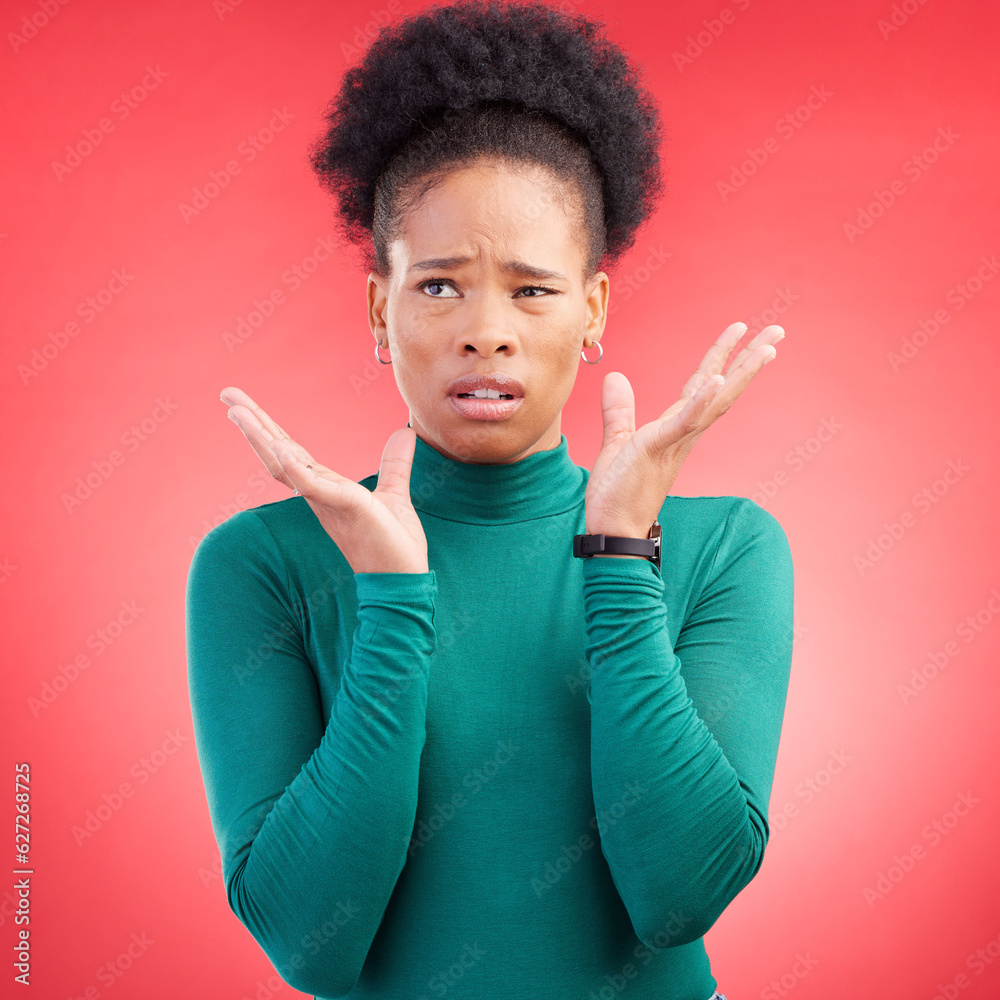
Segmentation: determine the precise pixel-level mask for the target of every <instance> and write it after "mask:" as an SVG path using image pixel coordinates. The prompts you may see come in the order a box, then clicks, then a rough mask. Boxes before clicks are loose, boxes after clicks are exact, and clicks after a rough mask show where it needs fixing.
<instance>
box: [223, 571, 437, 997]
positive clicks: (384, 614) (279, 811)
mask: <svg viewBox="0 0 1000 1000" xmlns="http://www.w3.org/2000/svg"><path fill="white" fill-rule="evenodd" d="M407 575H409V574H407ZM421 576H422V574H421ZM401 577H402V575H401V574H359V575H358V576H357V577H356V579H357V581H358V595H359V608H358V621H359V624H358V628H357V630H356V632H355V636H354V643H353V648H352V653H351V657H350V660H349V661H348V662H347V663H346V664H345V665H344V671H343V681H342V684H341V687H340V689H339V691H338V693H337V695H336V698H335V700H334V702H333V705H332V708H331V714H330V719H329V722H328V725H327V728H326V731H325V732H324V734H323V739H322V741H321V743H320V745H319V746H318V747H317V748H316V751H315V752H314V753H313V755H312V756H311V757H310V758H309V760H308V761H306V763H305V764H304V765H303V767H302V769H301V771H300V773H299V774H298V775H297V776H296V777H295V779H294V780H293V781H292V782H291V784H290V785H289V786H288V787H287V789H286V790H285V791H284V792H283V794H282V795H281V796H280V797H279V798H278V799H277V801H276V802H275V803H274V805H273V807H272V809H271V811H270V813H269V814H268V816H267V818H266V819H265V821H264V824H263V825H262V826H261V828H260V830H259V831H258V832H257V834H256V836H255V837H254V838H253V842H252V844H251V845H250V846H249V850H248V852H247V853H246V856H245V861H244V863H243V864H242V865H241V866H240V867H239V868H238V869H237V870H236V871H235V872H234V873H233V876H232V880H231V881H230V882H229V886H228V887H229V899H230V903H231V905H232V906H233V909H234V910H235V911H236V912H237V914H238V915H239V917H240V919H241V920H242V921H243V922H244V924H246V926H247V927H248V929H250V930H251V932H252V933H253V934H254V936H255V937H256V938H257V940H258V941H259V942H260V944H261V946H262V947H263V948H264V950H265V952H266V953H267V954H268V957H269V958H270V959H271V960H272V962H274V963H275V965H276V966H278V965H279V963H284V964H285V965H291V966H293V967H294V965H295V964H296V963H299V962H301V963H302V967H301V968H300V969H297V970H296V974H295V976H294V978H293V979H291V980H290V981H291V982H292V983H293V984H297V986H298V988H300V989H304V990H306V991H307V992H309V991H312V992H316V993H319V994H321V995H324V996H336V995H339V993H340V992H347V990H348V989H350V987H351V986H352V985H353V983H354V981H355V980H356V979H357V976H358V975H359V974H360V971H361V968H362V965H363V964H364V961H365V957H366V955H367V953H368V949H369V947H370V945H371V942H372V940H373V938H374V936H375V932H376V931H377V929H378V925H379V923H380V921H381V919H382V915H383V913H384V911H385V907H386V905H387V904H388V901H389V898H390V896H391V895H392V892H393V889H394V887H395V885H396V881H397V879H398V877H399V874H400V872H401V871H402V868H403V865H404V863H405V861H406V854H407V847H408V844H409V839H410V836H411V833H412V830H413V824H414V821H415V816H416V808H417V787H418V779H419V767H420V755H421V752H422V750H423V747H424V742H425V739H426V730H425V719H426V708H427V680H428V675H429V670H428V664H429V656H430V654H431V652H432V651H433V647H434V632H433V628H432V627H431V624H430V623H431V615H432V609H433V602H432V599H431V598H430V597H429V596H427V595H426V594H422V593H418V592H417V591H416V590H414V588H413V583H414V581H413V580H405V579H402V578H401ZM392 578H396V579H392ZM331 923H332V924H333V926H334V927H335V928H336V931H335V933H334V934H332V935H331V932H330V928H331ZM323 928H325V931H324V930H323ZM331 977H332V978H331Z"/></svg>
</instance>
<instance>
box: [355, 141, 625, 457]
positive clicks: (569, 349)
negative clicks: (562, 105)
mask: <svg viewBox="0 0 1000 1000" xmlns="http://www.w3.org/2000/svg"><path fill="white" fill-rule="evenodd" d="M564 190H565V186H564V184H563V183H562V182H560V181H559V180H558V179H557V178H556V177H555V176H554V175H552V174H551V173H550V172H549V171H547V170H545V169H544V168H541V167H535V166H530V167H527V168H524V169H522V168H520V167H519V168H517V169H514V168H512V167H510V166H509V165H507V164H505V163H503V162H501V161H495V160H494V161H485V160H480V161H477V163H476V164H475V165H472V166H469V167H463V168H460V169H455V170H453V171H451V172H450V173H449V174H448V175H447V176H446V177H445V178H444V179H443V180H442V181H441V182H440V183H439V184H437V185H435V186H434V187H432V188H431V189H430V190H429V191H427V192H426V194H425V195H424V197H423V199H422V200H421V201H420V203H419V205H417V206H416V207H414V208H411V209H410V210H409V212H408V213H407V215H406V217H405V220H404V222H403V225H402V228H401V235H400V236H399V238H398V239H397V240H395V242H393V243H392V244H391V245H390V247H389V248H388V249H389V256H390V260H391V263H392V277H391V278H390V279H388V280H386V279H385V278H382V277H380V276H378V275H376V274H374V273H372V274H369V276H368V306H369V324H370V326H371V328H372V332H373V333H374V335H375V339H376V341H378V342H379V343H381V344H382V346H383V349H384V348H385V347H386V346H388V350H389V352H390V356H391V358H392V366H393V367H392V370H393V372H394V373H395V376H396V384H397V386H398V387H399V392H400V394H401V395H402V397H403V400H404V401H405V402H406V405H407V406H408V407H409V410H410V426H411V427H412V428H413V429H414V430H415V431H416V433H417V435H418V436H419V437H420V438H422V439H423V440H424V441H425V442H426V443H427V444H429V445H431V446H432V447H434V448H436V449H437V450H438V451H440V452H441V453H442V454H444V455H446V456H448V457H449V458H454V459H457V460H458V461H463V462H481V463H502V462H516V461H518V460H520V459H522V458H524V457H525V456H527V455H530V454H532V453H533V452H535V451H542V450H547V449H550V448H555V447H557V446H558V445H559V442H560V435H561V433H562V431H561V429H560V417H561V412H562V408H563V405H564V404H565V402H566V400H567V398H568V397H569V394H570V391H571V390H572V388H573V382H574V381H575V379H576V373H577V370H578V368H579V365H580V363H581V358H580V350H581V348H583V347H584V346H586V347H592V346H593V345H594V344H595V343H596V342H597V341H598V340H600V338H601V334H602V333H603V331H604V323H605V319H606V317H607V303H608V292H609V280H608V276H607V275H606V274H605V273H604V272H603V271H602V272H599V273H598V274H597V275H596V276H595V277H593V278H592V279H591V280H590V281H589V282H588V283H587V285H586V286H584V283H583V276H582V271H583V264H584V247H583V245H582V242H581V240H582V233H581V232H580V229H579V227H578V224H577V223H576V222H575V219H574V216H573V215H572V214H571V211H572V208H571V206H568V205H567V206H565V207H564V206H563V204H562V201H561V198H560V197H559V195H561V194H562V193H563V191H564ZM556 192H558V193H556ZM543 272H544V273H543ZM494 373H496V374H499V375H506V376H509V377H511V378H513V379H516V380H517V381H518V382H519V383H520V391H521V392H523V395H522V396H521V398H520V400H519V401H516V400H513V401H511V402H508V403H504V401H503V400H500V401H498V402H496V403H494V402H492V401H485V402H479V403H477V402H471V401H470V402H463V401H456V400H457V397H456V394H455V387H453V385H452V383H453V382H454V381H455V380H456V379H458V378H459V377H461V376H463V375H470V374H476V375H490V374H494ZM458 388H459V389H461V387H458ZM507 388H510V387H509V386H508V387H507ZM484 415H486V416H491V417H493V419H483V416H484Z"/></svg>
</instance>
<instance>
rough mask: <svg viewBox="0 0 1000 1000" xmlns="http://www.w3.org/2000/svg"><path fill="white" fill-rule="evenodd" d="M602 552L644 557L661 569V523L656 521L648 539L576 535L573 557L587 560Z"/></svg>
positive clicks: (574, 537)
mask: <svg viewBox="0 0 1000 1000" xmlns="http://www.w3.org/2000/svg"><path fill="white" fill-rule="evenodd" d="M600 552H607V553H609V554H610V555H629V556H644V557H645V558H646V559H648V560H649V561H650V562H652V563H654V564H655V565H656V568H657V569H659V568H660V522H659V521H654V522H653V526H652V527H651V528H650V529H649V535H648V536H647V537H646V538H625V537H622V536H620V535H599V534H595V535H574V536H573V555H574V556H576V557H577V558H579V559H586V558H588V557H590V556H593V555H596V554H598V553H600Z"/></svg>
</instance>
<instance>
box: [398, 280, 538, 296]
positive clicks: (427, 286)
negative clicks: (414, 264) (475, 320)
mask: <svg viewBox="0 0 1000 1000" xmlns="http://www.w3.org/2000/svg"><path fill="white" fill-rule="evenodd" d="M417 287H418V288H420V289H421V290H423V291H426V292H428V294H429V295H430V296H431V298H433V299H450V298H454V297H455V296H454V295H439V294H437V293H436V292H434V291H432V289H434V288H451V289H452V291H454V288H452V284H451V282H450V281H440V280H434V279H431V280H428V281H422V282H421V283H420V284H419V285H418V286H417ZM555 291H556V289H554V288H548V287H546V286H545V285H526V286H525V287H524V288H519V289H518V290H517V294H520V293H521V292H543V293H545V294H551V293H555ZM456 295H457V293H456ZM521 297H522V298H527V299H537V298H540V297H541V296H539V295H523V296H521Z"/></svg>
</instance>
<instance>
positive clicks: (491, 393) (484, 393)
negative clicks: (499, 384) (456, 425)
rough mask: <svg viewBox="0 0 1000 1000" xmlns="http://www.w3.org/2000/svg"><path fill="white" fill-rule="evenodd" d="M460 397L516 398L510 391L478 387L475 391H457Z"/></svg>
mask: <svg viewBox="0 0 1000 1000" xmlns="http://www.w3.org/2000/svg"><path fill="white" fill-rule="evenodd" d="M455 395H456V396H458V397H459V399H514V398H515V397H514V396H512V395H511V394H510V393H509V392H498V391H497V390H496V389H477V390H476V391H475V392H456V393H455Z"/></svg>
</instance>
